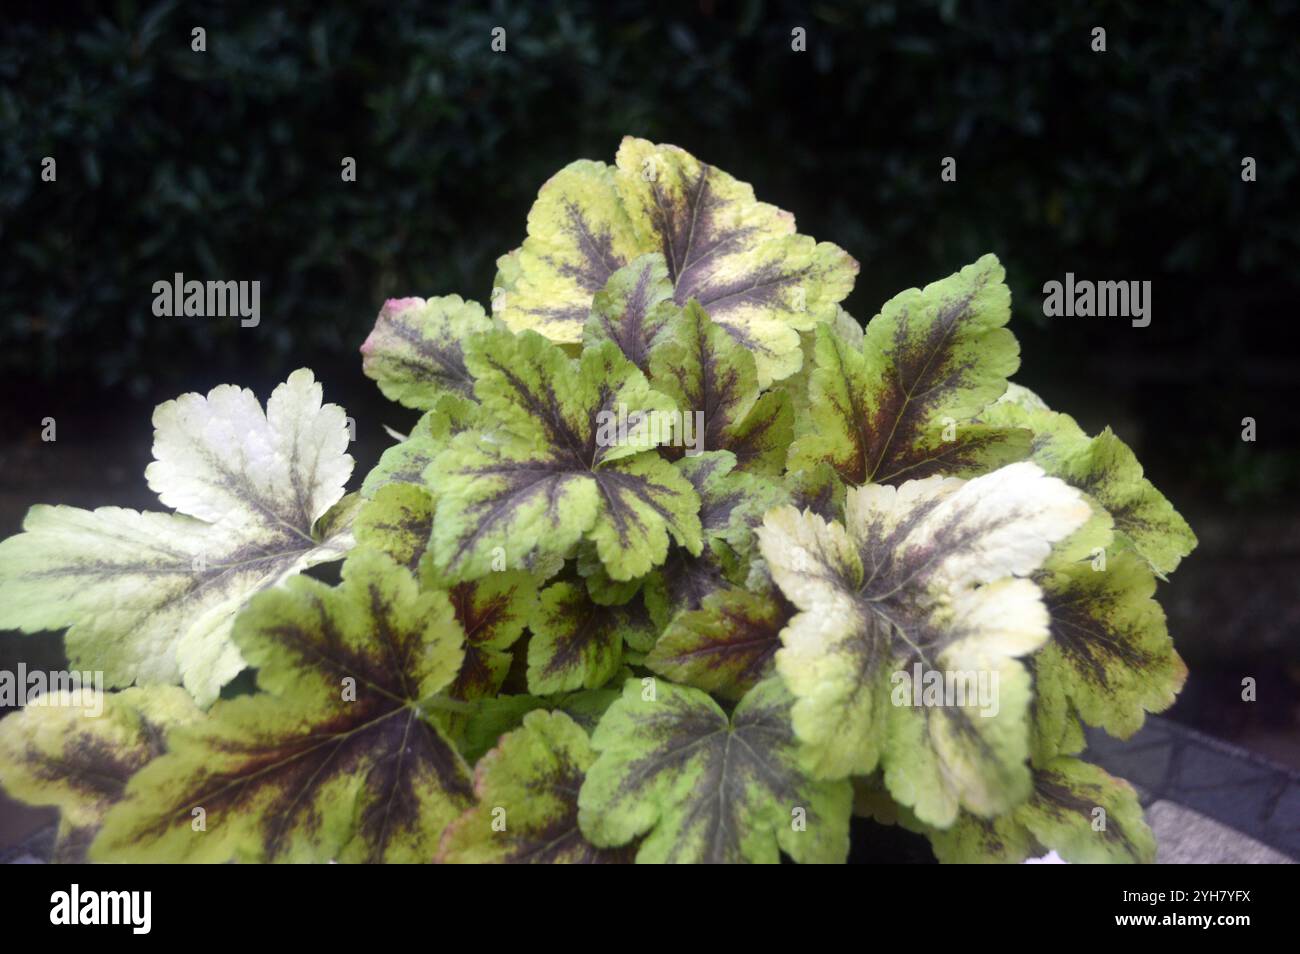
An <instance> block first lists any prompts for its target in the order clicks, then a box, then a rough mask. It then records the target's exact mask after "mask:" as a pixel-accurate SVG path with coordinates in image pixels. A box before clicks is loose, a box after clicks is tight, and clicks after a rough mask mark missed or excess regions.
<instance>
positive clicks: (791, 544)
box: [758, 463, 1089, 827]
mask: <svg viewBox="0 0 1300 954" xmlns="http://www.w3.org/2000/svg"><path fill="white" fill-rule="evenodd" d="M845 511H846V513H845V518H846V524H845V525H843V526H842V525H840V524H838V523H827V522H826V521H825V520H823V519H822V518H821V517H819V516H817V515H815V514H812V513H809V512H804V513H802V514H800V513H799V512H798V511H796V510H794V508H792V507H785V508H781V509H778V510H775V511H773V512H771V513H769V514H768V515H767V517H766V518H765V519H764V522H763V527H762V528H760V529H759V531H758V534H759V541H760V548H761V551H762V554H763V557H764V559H765V560H766V562H767V565H768V569H769V570H770V572H771V575H772V579H773V580H774V581H775V582H776V583H777V585H778V586H780V588H781V590H782V592H784V594H785V596H786V597H787V598H788V599H789V600H790V602H792V603H793V604H794V605H795V606H796V607H797V608H798V609H799V610H800V612H799V614H798V615H796V616H795V617H794V619H792V620H791V621H790V624H789V625H788V626H787V627H786V628H785V630H783V631H782V633H781V642H782V648H781V650H779V651H778V652H777V655H776V667H777V671H778V672H779V673H780V674H781V676H782V678H783V679H784V680H785V683H786V685H787V686H789V687H790V690H791V692H792V693H793V694H794V696H795V698H796V700H797V701H796V702H795V705H794V708H793V719H794V729H795V732H796V733H797V735H798V737H799V739H800V741H801V742H803V743H804V746H805V750H804V757H805V759H806V762H807V764H808V766H809V768H810V769H811V770H812V771H813V772H814V773H815V774H817V775H818V776H819V777H829V778H839V777H844V776H848V775H866V774H869V773H870V772H871V771H872V770H874V769H875V768H876V766H877V764H878V763H879V764H881V765H883V767H884V771H885V780H886V783H887V784H888V786H889V790H890V792H891V793H892V794H893V795H894V797H895V798H896V799H897V800H898V801H899V802H901V803H902V804H904V805H908V806H911V807H913V808H914V810H915V812H916V814H917V816H918V817H919V818H920V819H921V820H922V821H925V822H926V823H928V824H932V825H938V826H941V827H942V826H944V825H947V824H949V823H950V822H951V821H952V819H953V818H954V817H955V816H956V812H957V809H958V806H959V805H960V806H964V807H966V808H968V809H969V810H971V811H974V812H976V813H979V814H984V815H988V814H994V813H997V812H999V811H1002V810H1004V809H1006V808H1008V807H1010V805H1012V804H1015V802H1016V801H1017V800H1018V799H1019V798H1021V797H1023V796H1024V795H1025V794H1026V793H1027V791H1028V785H1029V776H1028V769H1027V768H1026V765H1025V759H1026V757H1027V755H1028V732H1027V726H1026V710H1027V707H1028V704H1029V695H1030V691H1029V680H1028V676H1027V674H1026V673H1025V671H1024V668H1023V667H1022V666H1021V664H1020V663H1019V662H1018V661H1017V659H1016V657H1018V656H1023V655H1026V654H1028V653H1030V652H1033V651H1034V650H1035V649H1037V648H1038V647H1039V646H1041V645H1042V644H1043V642H1045V641H1046V639H1047V635H1048V630H1047V625H1048V617H1047V612H1046V609H1045V608H1044V606H1043V602H1042V597H1041V594H1040V593H1039V590H1038V588H1037V586H1035V585H1034V584H1033V583H1032V582H1030V581H1029V580H1026V579H1021V578H1020V577H1024V576H1026V575H1028V574H1029V573H1031V572H1033V571H1034V570H1035V569H1037V568H1038V567H1039V566H1040V565H1041V564H1042V563H1043V561H1044V560H1045V559H1046V558H1047V556H1048V553H1049V550H1050V548H1051V544H1052V543H1053V542H1055V541H1057V540H1060V539H1062V538H1064V537H1066V536H1068V535H1069V534H1070V533H1071V532H1072V531H1074V530H1076V529H1077V528H1078V527H1079V526H1081V525H1082V524H1083V523H1084V521H1085V520H1087V518H1088V515H1089V508H1088V505H1087V503H1086V502H1085V501H1084V500H1083V498H1082V496H1081V495H1080V494H1079V493H1078V492H1077V491H1075V490H1073V489H1071V488H1069V487H1067V486H1066V485H1065V484H1064V483H1062V482H1061V481H1060V480H1056V479H1054V478H1050V477H1047V476H1045V475H1044V474H1043V472H1042V471H1041V470H1040V469H1039V468H1038V467H1037V466H1036V465H1034V464H1029V463H1019V464H1011V465H1009V466H1007V467H1004V468H1002V469H1000V470H998V471H995V472H994V473H992V474H989V475H987V476H984V477H980V478H976V479H975V480H971V481H962V480H959V479H956V478H948V479H943V478H939V477H931V478H927V479H925V480H919V481H908V482H906V483H904V484H903V485H902V486H900V487H898V488H893V487H888V486H884V485H879V484H873V485H868V486H866V487H862V488H855V489H852V490H850V491H849V493H848V495H847V499H846V505H845ZM918 672H919V677H920V678H919V681H918V688H920V687H923V686H925V685H926V682H927V680H931V679H933V678H936V677H937V678H940V679H947V678H950V677H952V676H956V675H960V676H963V678H965V677H966V676H969V677H970V678H975V677H977V676H982V677H983V678H984V679H986V686H988V687H990V688H991V689H992V695H993V698H992V699H991V700H990V699H983V698H980V697H979V696H980V694H979V693H978V692H974V691H972V692H971V693H970V695H969V696H967V697H965V698H960V699H957V700H956V701H954V700H951V699H944V700H941V701H942V702H944V703H945V704H943V705H935V704H932V703H929V702H928V700H926V699H924V697H923V700H922V701H923V702H924V703H926V704H922V705H914V704H913V702H914V701H915V699H914V696H913V695H912V693H911V692H910V691H907V690H908V689H909V686H908V685H907V684H906V683H901V679H902V677H903V676H904V675H906V676H907V677H908V678H910V679H913V680H915V679H916V678H917V674H918ZM931 674H933V675H931ZM994 678H996V679H997V682H996V683H994V682H993V679H994ZM964 684H965V683H964ZM971 688H972V690H974V689H975V688H977V687H975V686H972V687H971ZM899 689H903V690H904V691H902V692H901V693H900V692H898V690H899ZM990 710H991V711H990Z"/></svg>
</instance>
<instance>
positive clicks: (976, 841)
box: [928, 758, 1156, 864]
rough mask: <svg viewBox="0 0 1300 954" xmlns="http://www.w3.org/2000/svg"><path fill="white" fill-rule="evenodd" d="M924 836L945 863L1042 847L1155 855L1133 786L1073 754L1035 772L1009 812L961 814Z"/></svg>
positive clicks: (1145, 860) (1030, 852)
mask: <svg viewBox="0 0 1300 954" xmlns="http://www.w3.org/2000/svg"><path fill="white" fill-rule="evenodd" d="M928 834H929V835H930V842H931V844H932V845H933V846H934V852H935V855H936V856H937V857H938V858H939V860H940V861H942V862H948V863H963V864H969V863H972V862H1012V863H1015V862H1020V861H1024V860H1025V859H1026V858H1028V857H1031V856H1038V855H1044V854H1046V853H1047V852H1048V851H1055V852H1056V853H1057V854H1058V855H1060V856H1061V857H1062V858H1063V859H1064V860H1066V861H1069V862H1073V863H1075V864H1150V863H1151V862H1153V861H1155V856H1156V842H1155V837H1154V836H1153V835H1152V834H1151V830H1150V829H1149V828H1148V827H1147V824H1146V821H1145V819H1144V818H1143V816H1142V806H1141V805H1140V804H1138V799H1137V793H1136V792H1134V791H1133V788H1132V786H1130V785H1129V784H1128V783H1127V782H1125V781H1123V780H1122V779H1117V778H1112V777H1111V776H1110V775H1107V774H1106V773H1105V772H1103V771H1102V770H1101V769H1099V768H1097V766H1095V765H1090V764H1088V763H1087V762H1081V761H1079V760H1078V759H1073V758H1058V759H1055V760H1053V761H1052V762H1051V764H1050V765H1048V766H1046V767H1044V768H1042V769H1038V770H1036V771H1035V772H1034V787H1033V794H1032V795H1031V796H1030V797H1029V798H1028V799H1027V800H1026V801H1025V802H1024V803H1023V804H1021V805H1019V806H1017V807H1016V808H1014V809H1012V810H1011V811H1010V812H1009V813H1007V814H1005V815H1001V816H998V817H997V818H991V819H990V818H977V817H975V816H973V815H967V814H962V815H961V816H960V818H959V819H958V820H957V822H956V824H954V825H953V826H952V827H951V828H948V829H947V830H942V831H935V830H932V831H930V832H929V833H928Z"/></svg>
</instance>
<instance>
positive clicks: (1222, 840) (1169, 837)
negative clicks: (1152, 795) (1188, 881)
mask: <svg viewBox="0 0 1300 954" xmlns="http://www.w3.org/2000/svg"><path fill="white" fill-rule="evenodd" d="M1147 823H1148V824H1149V825H1150V826H1151V829H1152V831H1154V832H1155V835H1156V864H1161V865H1186V864H1230V865H1243V864H1245V865H1279V864H1280V865H1286V864H1293V862H1292V860H1291V859H1290V858H1288V857H1287V856H1286V855H1284V854H1282V853H1281V852H1278V851H1275V850H1273V849H1272V848H1270V847H1269V846H1268V845H1265V844H1263V843H1261V842H1258V841H1256V840H1255V839H1254V838H1251V837H1249V836H1248V835H1243V834H1242V833H1241V832H1238V831H1233V830H1232V829H1231V828H1229V827H1228V826H1227V825H1224V824H1221V823H1220V822H1217V821H1215V820H1214V819H1213V818H1210V817H1209V816H1208V815H1202V814H1201V813H1200V812H1197V811H1193V810H1192V809H1190V808H1186V807H1184V806H1182V805H1178V804H1175V803H1174V802H1168V801H1158V802H1155V803H1154V804H1152V805H1151V806H1150V807H1148V808H1147Z"/></svg>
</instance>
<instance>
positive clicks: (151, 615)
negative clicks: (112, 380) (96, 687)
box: [0, 369, 352, 705]
mask: <svg viewBox="0 0 1300 954" xmlns="http://www.w3.org/2000/svg"><path fill="white" fill-rule="evenodd" d="M153 421H154V458H155V459H154V462H153V463H152V464H150V465H149V467H148V469H147V470H146V471H145V475H146V477H147V478H148V481H149V486H150V487H151V488H152V489H153V490H154V491H156V492H157V493H158V495H159V498H160V499H161V501H162V503H163V504H164V505H166V506H168V507H171V508H174V509H175V510H176V511H178V512H177V513H174V514H170V513H139V512H137V511H134V510H125V509H122V508H120V507H100V508H99V509H97V510H93V511H88V510H80V509H78V508H75V507H63V506H59V507H47V506H36V507H33V508H32V509H31V510H30V511H29V512H28V514H27V519H26V520H25V521H24V523H23V531H24V532H23V533H21V534H19V535H17V536H15V537H11V538H9V539H8V540H5V541H4V542H3V543H0V627H3V628H8V629H20V630H23V631H24V632H37V631H40V630H45V629H60V628H62V627H65V626H66V627H70V628H69V630H68V635H67V641H66V646H67V651H68V656H69V659H70V660H71V661H72V664H73V666H74V667H75V668H78V669H87V670H102V671H103V672H104V679H105V681H106V683H107V685H109V686H125V685H129V684H131V683H133V682H139V683H142V684H152V683H175V682H179V681H182V680H183V681H184V683H185V687H186V688H187V689H189V690H190V692H191V693H192V694H193V695H194V696H195V698H196V699H198V701H199V703H200V704H201V705H205V704H207V703H209V702H211V701H212V700H213V699H214V698H216V696H217V693H218V692H219V691H220V689H221V687H222V686H223V685H225V684H226V683H227V682H229V681H230V680H231V679H232V678H234V676H235V675H236V674H237V673H238V672H239V671H240V670H241V669H243V668H244V665H245V664H244V660H243V659H242V658H241V657H240V655H239V652H238V650H237V649H236V648H235V646H234V643H232V642H231V639H230V627H231V623H232V622H233V620H234V617H235V613H236V612H237V611H238V610H239V608H240V607H241V606H243V605H244V603H245V602H246V601H247V600H248V598H249V597H250V596H252V595H253V594H254V593H257V592H258V591H260V590H264V589H267V588H269V587H272V586H274V585H276V584H277V583H279V582H280V581H281V580H283V579H285V578H286V577H288V576H290V575H292V574H295V573H298V572H300V571H301V570H303V569H306V568H307V567H309V566H312V565H314V564H317V563H322V562H325V561H328V560H337V559H339V558H341V557H342V556H343V554H344V553H345V552H346V550H347V549H348V548H349V547H350V546H351V545H352V535H351V531H350V529H349V528H347V527H346V526H339V525H337V522H331V521H323V522H322V524H321V526H322V527H324V526H326V525H329V526H330V529H331V531H332V532H331V535H330V536H328V537H321V536H317V535H315V534H314V532H313V531H314V530H315V529H317V521H318V518H320V517H322V516H323V515H325V514H326V512H327V511H329V510H330V508H331V507H333V506H334V505H335V504H336V503H337V502H338V501H339V500H340V499H341V498H342V497H343V485H344V483H345V482H346V480H347V478H348V475H349V474H350V473H351V472H352V458H351V457H349V456H348V455H347V453H346V450H347V444H348V431H347V423H346V419H345V417H344V414H343V409H342V408H340V407H338V406H337V405H334V404H326V405H323V406H322V404H321V388H320V385H319V384H317V383H316V381H315V379H314V378H313V377H312V374H311V372H310V371H307V370H306V369H303V370H299V371H295V372H294V373H293V374H292V375H290V376H289V379H288V380H287V381H286V382H285V383H284V384H281V385H280V386H279V387H277V388H276V389H275V392H274V393H273V394H272V395H271V399H270V401H269V402H267V407H266V412H265V413H263V411H262V408H261V406H260V405H259V404H258V402H257V398H256V397H254V396H253V393H252V392H251V391H247V390H242V389H240V388H237V387H234V386H232V385H221V386H220V387H217V388H214V389H213V390H212V391H211V392H209V394H208V396H207V397H206V398H205V397H203V396H202V395H199V394H186V395H183V396H182V397H180V398H178V399H176V400H174V401H168V402H166V403H165V404H162V405H160V406H159V407H158V409H157V410H156V411H155V412H154V418H153Z"/></svg>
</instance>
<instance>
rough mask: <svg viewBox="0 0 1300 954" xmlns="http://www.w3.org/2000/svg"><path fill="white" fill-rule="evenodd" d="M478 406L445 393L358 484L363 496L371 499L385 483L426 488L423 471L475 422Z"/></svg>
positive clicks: (466, 399)
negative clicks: (404, 438)
mask: <svg viewBox="0 0 1300 954" xmlns="http://www.w3.org/2000/svg"><path fill="white" fill-rule="evenodd" d="M478 415H479V406H478V405H477V404H476V403H474V402H473V401H472V400H470V399H469V398H462V397H456V396H454V395H450V394H444V395H442V396H441V397H439V398H438V400H437V401H436V402H435V403H434V406H433V409H432V410H430V411H426V412H425V413H424V415H423V416H421V418H420V420H419V421H418V422H416V425H415V427H414V428H412V429H411V433H410V434H408V435H407V437H406V440H404V441H401V442H400V443H397V444H395V445H393V446H392V447H390V448H388V449H387V450H386V451H384V453H383V454H382V455H381V456H380V458H379V463H378V464H377V465H375V468H374V470H372V471H371V472H370V473H369V474H367V475H366V479H365V481H364V482H363V483H362V485H361V494H362V496H364V497H373V496H374V495H375V493H376V492H377V491H378V490H379V488H380V487H383V486H384V485H385V484H393V483H400V484H419V485H422V486H425V489H427V490H432V489H433V488H432V487H431V486H428V485H425V481H424V472H425V470H426V469H427V468H428V466H429V465H430V464H431V463H433V458H434V457H435V456H437V453H438V451H440V450H442V449H443V448H444V447H446V446H447V444H449V443H450V442H451V439H452V438H453V437H455V436H456V435H457V434H459V433H461V432H462V431H466V430H469V428H471V427H473V426H474V425H475V423H476V422H477V421H478Z"/></svg>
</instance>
